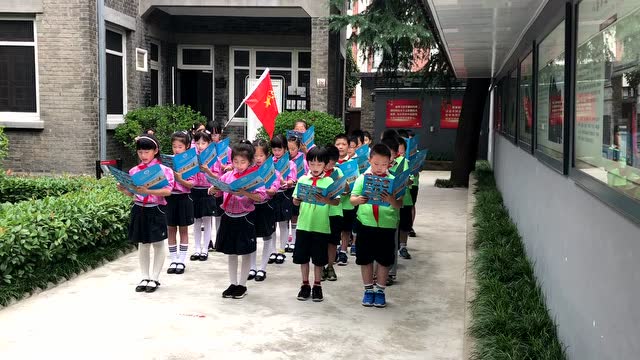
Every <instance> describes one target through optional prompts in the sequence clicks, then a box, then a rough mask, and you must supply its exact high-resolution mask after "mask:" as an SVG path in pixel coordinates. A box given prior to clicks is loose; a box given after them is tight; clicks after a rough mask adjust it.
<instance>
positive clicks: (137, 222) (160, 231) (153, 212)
mask: <svg viewBox="0 0 640 360" xmlns="http://www.w3.org/2000/svg"><path fill="white" fill-rule="evenodd" d="M163 210H164V206H150V207H142V206H140V205H133V207H132V208H131V215H130V216H129V220H130V221H129V241H131V242H132V243H134V244H137V243H143V244H150V243H154V242H158V241H163V240H164V239H166V238H167V216H166V215H165V212H164V211H163Z"/></svg>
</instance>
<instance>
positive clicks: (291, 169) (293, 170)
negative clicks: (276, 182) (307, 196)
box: [273, 156, 298, 186]
mask: <svg viewBox="0 0 640 360" xmlns="http://www.w3.org/2000/svg"><path fill="white" fill-rule="evenodd" d="M278 160H280V159H278V158H276V157H275V156H274V157H273V164H274V165H275V164H277V163H278ZM278 174H279V173H278ZM289 180H291V181H293V182H294V183H295V182H296V181H297V180H298V176H297V174H296V163H294V162H293V161H291V160H289V173H288V174H287V178H286V179H282V182H281V183H280V185H281V186H284V185H285V183H286V182H287V181H289Z"/></svg>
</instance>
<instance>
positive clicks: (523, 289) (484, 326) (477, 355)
mask: <svg viewBox="0 0 640 360" xmlns="http://www.w3.org/2000/svg"><path fill="white" fill-rule="evenodd" d="M475 175H476V178H477V180H478V182H477V191H476V194H475V195H476V205H475V208H474V215H475V219H476V223H475V224H474V226H475V228H476V240H475V243H474V246H475V249H476V257H475V259H474V261H473V268H474V270H475V273H476V279H477V287H476V297H475V299H474V300H473V301H472V302H471V314H472V320H471V326H470V328H469V332H470V334H471V336H473V337H474V338H475V339H476V347H475V349H474V351H473V354H472V358H473V359H482V360H485V359H486V360H500V359H505V360H506V359H509V360H513V359H532V360H533V359H545V360H561V359H565V358H566V356H565V351H564V347H563V346H562V344H561V343H560V341H559V340H558V335H557V329H556V325H555V324H554V323H553V321H552V320H551V318H550V317H549V313H548V310H547V308H546V305H545V303H544V297H543V294H542V291H541V289H540V287H539V286H538V285H537V284H536V279H535V276H534V273H533V267H532V266H531V263H530V262H529V260H528V259H527V256H526V253H525V249H524V246H523V244H522V239H521V238H520V235H519V234H518V228H517V227H516V226H515V225H514V224H513V222H512V221H511V219H510V218H509V213H508V211H507V209H506V208H505V207H504V205H503V203H502V196H501V195H500V192H499V191H498V190H497V188H496V184H495V180H494V178H493V172H492V171H491V169H490V167H489V165H488V164H487V163H486V162H483V163H479V165H478V166H477V167H476V171H475Z"/></svg>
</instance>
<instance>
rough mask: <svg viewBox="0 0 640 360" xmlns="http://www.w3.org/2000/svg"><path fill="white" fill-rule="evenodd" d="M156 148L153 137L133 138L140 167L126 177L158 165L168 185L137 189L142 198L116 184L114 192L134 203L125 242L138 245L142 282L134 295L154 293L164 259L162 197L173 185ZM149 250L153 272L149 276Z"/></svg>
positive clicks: (157, 146) (156, 144)
mask: <svg viewBox="0 0 640 360" xmlns="http://www.w3.org/2000/svg"><path fill="white" fill-rule="evenodd" d="M158 144H159V143H158V140H157V139H156V138H155V137H154V136H153V135H148V134H145V135H141V136H139V137H137V138H136V151H137V153H138V157H139V158H140V164H139V165H138V166H134V167H133V168H131V170H129V174H130V175H133V174H135V173H137V172H139V171H144V170H145V169H146V168H148V167H151V166H154V165H156V164H159V165H160V168H161V169H162V172H163V173H164V176H165V178H166V179H167V181H168V182H169V184H168V185H167V186H165V187H164V188H162V189H156V190H151V189H147V188H144V187H138V188H137V189H136V191H137V192H138V193H139V194H142V195H137V194H136V195H134V194H132V193H131V192H129V190H127V189H126V188H125V187H123V186H122V185H120V184H118V190H120V191H121V192H122V193H124V194H125V195H127V196H130V197H133V201H134V205H133V207H132V208H131V216H130V219H131V221H130V222H129V241H131V242H133V243H137V244H138V259H139V261H140V271H141V272H142V281H140V283H139V284H138V285H137V286H136V292H148V293H151V292H154V291H156V289H157V288H158V286H160V282H159V281H158V280H159V278H160V271H162V266H163V265H164V258H165V256H166V253H165V247H164V239H166V238H167V218H166V216H165V212H164V211H163V209H162V208H163V207H164V205H166V204H167V202H166V201H165V198H164V197H165V196H169V195H171V189H172V188H173V186H174V184H175V183H174V178H173V171H172V170H171V169H170V168H168V167H166V166H164V165H161V164H160V160H159V158H160V146H159V145H158ZM152 246H153V268H152V271H153V272H152V274H151V275H150V273H149V265H150V263H151V247H152Z"/></svg>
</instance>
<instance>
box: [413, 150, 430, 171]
mask: <svg viewBox="0 0 640 360" xmlns="http://www.w3.org/2000/svg"><path fill="white" fill-rule="evenodd" d="M427 153H428V151H427V150H422V151H418V152H417V153H416V154H415V155H413V156H412V157H410V158H409V170H410V171H411V175H415V174H417V173H419V172H420V170H422V166H423V165H424V162H425V160H426V159H427Z"/></svg>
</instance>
